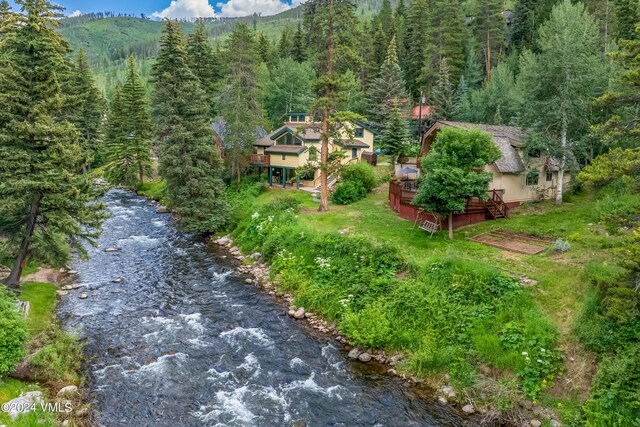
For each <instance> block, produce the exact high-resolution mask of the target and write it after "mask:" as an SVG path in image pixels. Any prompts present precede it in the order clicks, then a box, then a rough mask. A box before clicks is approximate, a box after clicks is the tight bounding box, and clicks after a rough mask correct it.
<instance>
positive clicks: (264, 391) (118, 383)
mask: <svg viewBox="0 0 640 427" xmlns="http://www.w3.org/2000/svg"><path fill="white" fill-rule="evenodd" d="M104 201H105V202H106V204H107V208H108V210H109V212H110V213H111V217H110V218H109V219H108V220H107V221H106V222H105V223H104V232H103V234H102V236H101V237H100V239H99V241H98V246H97V247H96V248H93V247H91V248H89V255H90V258H89V259H88V260H76V261H74V263H73V268H74V269H75V270H77V271H78V279H77V283H78V284H80V285H81V287H80V288H79V289H77V290H74V291H72V292H71V293H70V294H69V295H67V296H65V297H63V298H62V299H61V302H60V304H59V308H58V315H59V317H60V319H61V320H62V321H63V323H64V325H65V327H66V328H68V329H70V330H77V331H78V333H79V334H80V336H81V337H82V338H83V340H84V342H85V353H86V357H87V362H86V363H85V365H86V369H87V373H88V377H89V383H88V387H89V389H90V392H91V400H92V401H93V402H94V404H93V407H94V409H95V410H96V411H97V414H98V422H99V423H100V424H101V425H103V426H106V427H112V426H126V427H143V426H153V427H162V426H172V427H182V426H184V427H189V426H278V427H279V426H307V427H311V426H336V427H337V426H345V427H355V426H393V427H396V426H398V427H400V426H444V425H447V426H448V425H462V422H461V421H460V419H459V418H458V417H457V416H456V415H455V414H453V413H452V412H450V411H447V410H446V409H445V408H442V407H441V406H439V405H438V404H436V403H434V402H433V401H432V400H429V399H426V398H425V397H424V396H423V395H422V394H420V393H419V392H418V391H417V390H414V389H411V388H410V387H408V386H406V385H405V384H404V383H403V382H402V381H401V380H400V379H399V378H394V377H391V376H388V375H381V374H380V373H379V370H376V369H375V367H372V366H369V365H365V364H362V363H360V362H353V361H351V360H349V359H348V357H347V356H346V352H345V351H344V350H343V349H342V348H341V346H340V344H338V343H336V342H334V341H333V340H332V339H331V338H330V337H328V336H323V335H321V334H318V333H317V332H314V331H312V330H309V329H308V328H306V327H305V326H304V325H303V324H301V323H300V322H297V321H295V320H293V319H291V318H290V317H288V316H286V315H285V307H284V306H282V304H281V303H280V302H278V301H276V300H275V299H274V297H272V296H269V295H267V294H265V293H263V292H261V291H260V290H259V289H257V288H256V287H254V286H250V285H246V284H244V278H243V277H240V276H238V275H237V274H235V273H234V271H233V268H232V265H231V264H230V261H228V260H226V259H224V258H223V257H222V256H220V255H217V254H216V253H215V252H213V251H212V250H211V248H209V247H208V245H207V244H206V243H205V242H204V241H203V240H201V239H199V238H197V237H194V236H191V235H189V234H184V233H181V232H179V231H177V230H176V228H175V227H174V224H173V221H172V219H171V216H170V215H166V214H158V213H156V211H155V208H154V207H153V206H152V205H151V204H149V203H148V201H147V200H146V199H144V198H142V197H138V196H136V195H134V194H132V193H130V192H126V191H122V190H111V191H109V192H108V193H107V194H106V196H105V197H104ZM107 247H117V248H120V249H121V250H120V251H119V252H116V253H107V252H105V248H107ZM117 278H122V279H123V280H124V281H123V282H122V283H113V280H114V279H117ZM80 293H87V294H88V298H87V299H85V300H81V299H80V298H79V295H80Z"/></svg>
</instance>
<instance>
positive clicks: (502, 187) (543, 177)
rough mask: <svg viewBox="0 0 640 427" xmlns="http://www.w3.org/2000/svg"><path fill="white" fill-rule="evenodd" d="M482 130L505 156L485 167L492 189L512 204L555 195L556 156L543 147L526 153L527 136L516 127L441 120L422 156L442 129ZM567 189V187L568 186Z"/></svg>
mask: <svg viewBox="0 0 640 427" xmlns="http://www.w3.org/2000/svg"><path fill="white" fill-rule="evenodd" d="M444 127H456V128H460V129H480V130H483V131H485V132H487V133H488V134H490V135H491V136H492V137H493V142H494V143H495V144H496V145H497V146H498V148H499V149H500V152H501V153H502V156H501V157H500V158H499V159H498V160H496V162H495V163H493V164H491V165H488V166H486V167H485V170H486V171H487V172H491V173H492V174H493V180H492V181H491V183H490V184H489V191H495V192H497V193H499V195H500V196H501V197H502V200H503V201H504V203H505V204H507V205H508V206H509V207H513V206H517V205H519V204H521V203H524V202H531V201H536V200H540V199H548V198H554V197H555V195H556V187H557V183H558V166H557V163H556V161H554V159H552V158H549V157H545V156H542V155H541V153H540V151H539V150H530V151H529V152H525V148H524V143H525V140H526V139H527V135H526V134H525V133H524V132H523V131H522V129H520V128H518V127H514V126H497V125H485V124H477V123H463V122H452V121H445V120H440V121H438V122H436V124H435V125H434V126H433V127H431V129H429V131H428V132H427V133H426V134H425V135H424V138H423V140H422V145H421V146H420V156H424V155H425V154H427V153H428V152H429V150H430V148H431V144H432V143H433V141H434V140H435V138H436V135H437V134H438V132H439V131H440V129H442V128H444ZM570 180H571V176H570V174H565V176H564V179H563V181H564V184H565V186H566V185H568V184H569V182H570ZM565 188H566V187H565Z"/></svg>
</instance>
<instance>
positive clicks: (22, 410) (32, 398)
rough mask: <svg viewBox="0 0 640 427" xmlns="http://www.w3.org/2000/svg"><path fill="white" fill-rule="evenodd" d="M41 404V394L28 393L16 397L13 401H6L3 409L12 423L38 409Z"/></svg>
mask: <svg viewBox="0 0 640 427" xmlns="http://www.w3.org/2000/svg"><path fill="white" fill-rule="evenodd" d="M41 403H42V392H41V391H30V392H27V393H26V394H25V395H24V396H20V397H16V398H15V399H13V400H10V401H8V402H7V403H6V404H5V407H6V408H7V411H6V412H7V415H9V418H11V420H12V421H15V420H17V419H18V417H19V416H20V415H22V414H26V413H27V412H31V410H32V409H36V408H37V407H39V406H40V404H41Z"/></svg>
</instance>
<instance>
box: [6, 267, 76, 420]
mask: <svg viewBox="0 0 640 427" xmlns="http://www.w3.org/2000/svg"><path fill="white" fill-rule="evenodd" d="M36 271H37V269H36ZM57 289H58V288H57V286H55V285H53V284H51V283H40V282H25V283H22V285H21V290H22V292H21V294H20V299H21V300H22V301H29V302H30V305H31V308H30V311H29V316H28V318H27V328H28V331H29V336H30V339H29V342H28V343H27V349H30V350H29V351H30V352H31V353H32V355H31V356H29V357H31V360H32V361H33V363H32V366H33V367H34V369H38V370H40V372H42V373H46V375H45V374H40V375H39V376H38V378H41V379H42V381H43V384H47V383H48V382H49V381H53V382H55V381H62V382H64V383H79V382H80V379H79V377H78V375H77V369H78V368H79V364H80V357H81V347H77V345H76V344H75V341H74V339H73V338H71V337H70V336H69V335H68V334H66V333H64V332H63V331H62V330H61V329H60V327H59V326H58V325H57V323H56V322H55V318H54V310H55V307H56V291H57ZM30 364H31V363H30ZM43 387H44V386H43ZM35 390H40V391H43V393H44V394H45V395H47V394H48V392H47V390H46V388H42V387H40V386H39V385H36V384H32V383H28V382H24V381H20V380H17V379H13V378H9V377H5V378H0V403H4V402H7V401H9V400H11V399H14V398H16V397H19V396H20V395H22V394H24V393H26V392H29V391H35ZM0 425H6V426H8V427H9V426H11V427H31V426H36V425H37V426H44V427H47V426H55V425H58V424H57V423H56V421H55V417H54V414H52V413H43V412H42V411H39V410H37V411H35V412H32V413H29V414H27V415H23V416H20V417H19V418H18V419H17V420H16V421H15V422H14V421H11V419H10V418H9V417H8V415H7V414H5V413H2V412H0Z"/></svg>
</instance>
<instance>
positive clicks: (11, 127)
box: [0, 0, 103, 287]
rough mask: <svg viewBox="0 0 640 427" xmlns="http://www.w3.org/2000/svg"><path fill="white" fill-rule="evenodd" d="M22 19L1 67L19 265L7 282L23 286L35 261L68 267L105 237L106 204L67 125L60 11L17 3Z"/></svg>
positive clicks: (1, 209)
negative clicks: (31, 259)
mask: <svg viewBox="0 0 640 427" xmlns="http://www.w3.org/2000/svg"><path fill="white" fill-rule="evenodd" d="M16 3H17V4H18V5H19V6H21V11H22V13H21V14H20V15H16V16H15V21H14V22H13V23H11V24H10V25H9V26H7V27H5V28H3V38H2V51H3V52H4V55H6V58H7V59H8V60H7V61H2V62H0V67H2V68H1V69H0V75H1V76H3V78H0V218H2V220H1V221H0V227H1V229H0V234H3V235H5V236H8V237H9V242H8V244H7V245H5V246H4V250H6V251H7V252H8V253H5V254H3V255H4V256H10V257H13V258H14V260H15V261H14V264H13V268H12V270H11V273H10V275H9V277H8V278H7V279H6V283H7V284H8V285H9V286H12V287H17V286H18V285H19V282H20V276H21V274H22V270H23V268H24V266H25V264H26V261H27V259H28V258H29V257H35V258H38V259H40V260H41V261H43V262H46V263H47V264H49V265H52V266H62V265H65V264H66V263H67V262H68V261H69V260H70V258H71V249H72V248H73V249H75V250H77V251H79V252H80V254H84V255H86V250H85V249H84V248H83V243H84V241H87V240H88V241H90V242H92V241H93V239H94V238H96V237H97V235H98V230H99V226H100V221H101V219H102V218H103V215H102V214H101V209H102V205H101V204H96V203H90V202H91V201H93V200H94V199H95V196H97V194H96V193H95V190H94V187H93V184H92V179H91V177H90V176H88V175H85V174H82V166H83V165H84V164H86V160H87V158H86V152H85V150H84V149H83V147H82V144H81V143H80V141H79V137H78V131H77V129H76V128H75V126H74V125H73V124H72V123H70V122H69V121H68V120H67V117H66V111H67V110H68V109H69V108H70V107H69V105H68V104H69V102H70V100H69V94H67V93H64V92H63V88H64V87H67V85H66V83H67V82H66V81H65V79H66V78H68V76H69V75H70V74H71V73H70V68H71V66H70V64H69V63H68V62H67V61H66V56H67V55H68V53H69V49H68V47H67V44H66V43H65V41H64V40H63V39H62V37H61V36H60V34H59V33H58V32H57V31H56V30H55V27H56V26H57V25H58V24H59V23H58V20H57V19H56V18H58V17H59V16H60V15H59V11H60V8H59V7H58V6H55V5H53V4H52V3H50V2H48V1H46V0H17V1H16Z"/></svg>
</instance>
